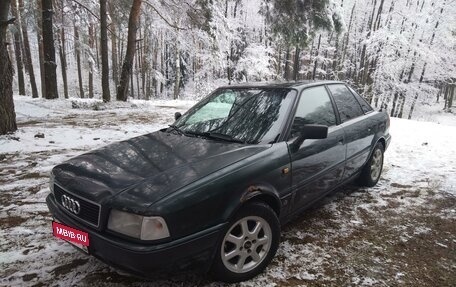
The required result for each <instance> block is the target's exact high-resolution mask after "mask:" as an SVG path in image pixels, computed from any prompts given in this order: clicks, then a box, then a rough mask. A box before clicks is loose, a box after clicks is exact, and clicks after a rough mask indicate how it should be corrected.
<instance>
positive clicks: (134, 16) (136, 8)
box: [117, 0, 142, 101]
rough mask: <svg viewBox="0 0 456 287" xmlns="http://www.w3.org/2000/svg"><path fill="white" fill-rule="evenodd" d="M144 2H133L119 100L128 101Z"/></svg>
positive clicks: (118, 93)
mask: <svg viewBox="0 0 456 287" xmlns="http://www.w3.org/2000/svg"><path fill="white" fill-rule="evenodd" d="M141 3H142V0H133V5H132V6H131V11H130V17H129V20H128V41H127V51H126V53H125V60H124V63H123V65H122V73H121V76H120V84H119V87H118V89H117V100H118V101H126V100H127V90H128V80H129V78H130V75H131V70H132V66H133V59H134V57H135V49H136V31H137V30H138V22H139V15H140V12H141Z"/></svg>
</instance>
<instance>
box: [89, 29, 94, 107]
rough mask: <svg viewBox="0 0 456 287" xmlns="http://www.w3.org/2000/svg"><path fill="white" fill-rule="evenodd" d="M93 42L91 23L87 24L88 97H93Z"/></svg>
mask: <svg viewBox="0 0 456 287" xmlns="http://www.w3.org/2000/svg"><path fill="white" fill-rule="evenodd" d="M93 43H94V31H93V23H90V24H89V48H90V57H91V59H89V98H93V60H94V59H93V57H92V55H93Z"/></svg>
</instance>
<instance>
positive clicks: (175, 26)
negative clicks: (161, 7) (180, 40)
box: [144, 1, 188, 30]
mask: <svg viewBox="0 0 456 287" xmlns="http://www.w3.org/2000/svg"><path fill="white" fill-rule="evenodd" d="M144 3H146V4H147V5H149V6H150V7H152V9H154V11H155V12H156V13H157V14H158V16H160V18H162V19H163V21H165V22H166V24H168V25H169V26H170V27H172V28H174V29H177V30H188V28H182V27H179V26H177V25H174V24H172V23H170V22H169V21H168V20H167V19H166V18H165V17H164V16H163V15H162V14H160V12H158V10H157V8H155V6H154V5H152V4H150V3H149V2H148V1H144Z"/></svg>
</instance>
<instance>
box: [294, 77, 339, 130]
mask: <svg viewBox="0 0 456 287" xmlns="http://www.w3.org/2000/svg"><path fill="white" fill-rule="evenodd" d="M306 124H317V125H325V126H328V127H330V126H333V125H336V116H335V114H334V109H333V106H332V103H331V99H330V98H329V95H328V93H327V92H326V89H325V87H324V86H319V87H314V88H308V89H305V90H304V91H303V92H302V94H301V98H300V100H299V103H298V108H297V109H296V114H295V117H294V120H293V125H292V127H291V137H290V138H293V137H296V136H297V135H298V131H299V128H300V127H301V126H303V125H306Z"/></svg>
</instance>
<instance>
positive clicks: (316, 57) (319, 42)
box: [312, 34, 321, 80]
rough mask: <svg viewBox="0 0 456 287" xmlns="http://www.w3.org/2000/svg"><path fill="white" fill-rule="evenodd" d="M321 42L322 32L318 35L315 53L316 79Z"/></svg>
mask: <svg viewBox="0 0 456 287" xmlns="http://www.w3.org/2000/svg"><path fill="white" fill-rule="evenodd" d="M320 44H321V34H320V36H319V37H318V44H317V52H316V54H315V63H314V68H313V72H312V80H315V76H316V74H317V64H318V54H319V53H320Z"/></svg>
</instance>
